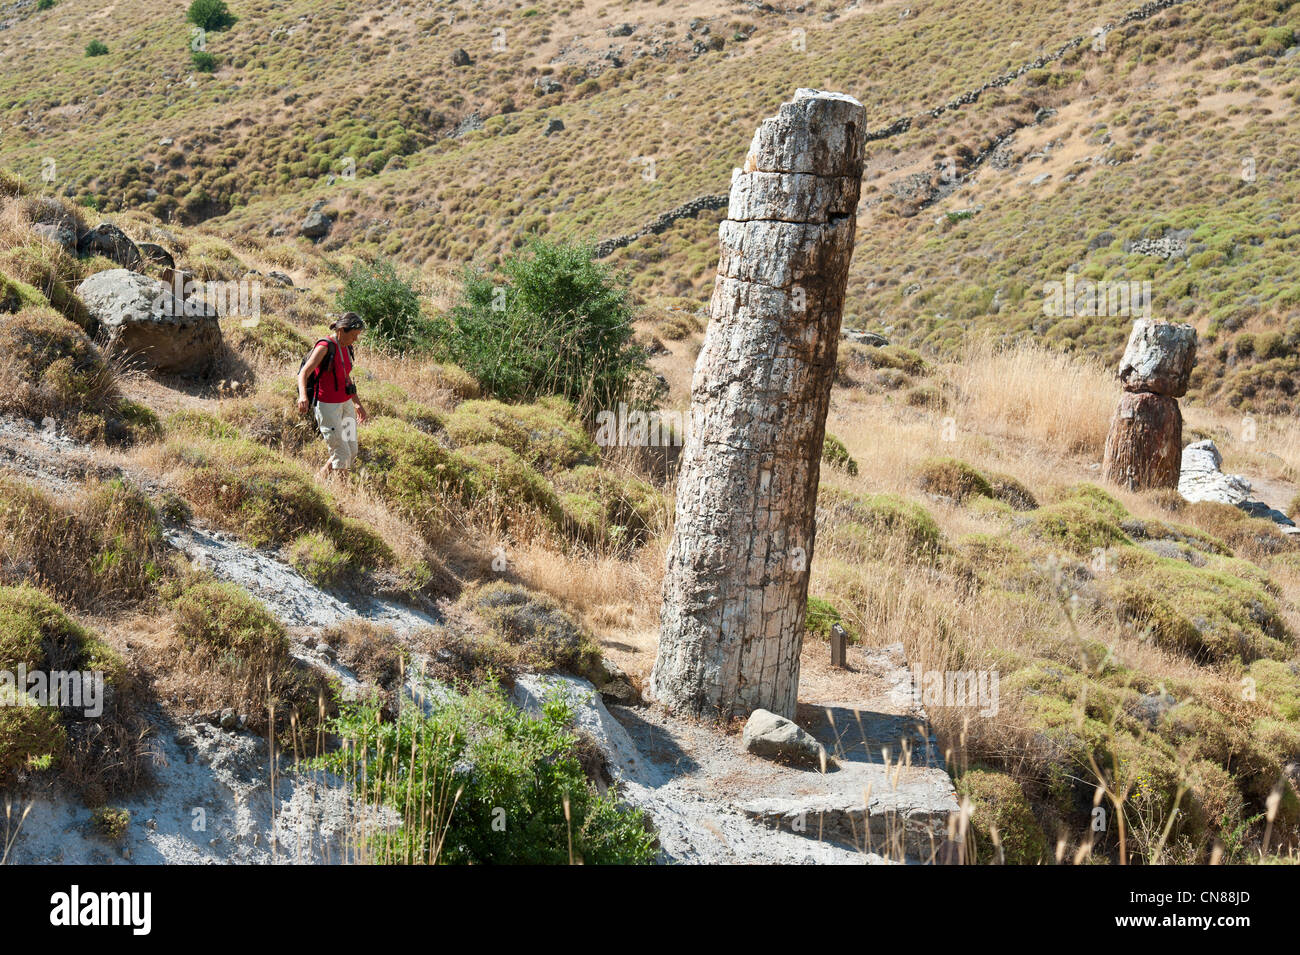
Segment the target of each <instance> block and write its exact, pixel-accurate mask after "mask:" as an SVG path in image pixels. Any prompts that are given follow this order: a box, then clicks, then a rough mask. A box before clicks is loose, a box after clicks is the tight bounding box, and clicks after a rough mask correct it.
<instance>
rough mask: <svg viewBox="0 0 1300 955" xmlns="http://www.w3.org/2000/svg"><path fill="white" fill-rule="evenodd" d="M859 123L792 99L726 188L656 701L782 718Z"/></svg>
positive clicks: (856, 181) (797, 639)
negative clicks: (769, 713)
mask: <svg viewBox="0 0 1300 955" xmlns="http://www.w3.org/2000/svg"><path fill="white" fill-rule="evenodd" d="M865 119H866V115H865V112H864V110H863V109H862V106H861V105H860V104H859V103H858V102H857V101H856V100H854V99H852V98H851V97H848V96H844V95H842V94H838V93H826V92H820V91H818V90H807V89H801V90H799V91H798V92H797V93H796V94H795V98H794V100H793V102H789V103H785V104H784V105H782V107H781V110H780V112H779V114H778V115H777V116H775V117H773V118H772V119H768V120H765V121H764V122H763V123H762V125H760V126H759V129H758V132H757V133H756V134H755V135H754V139H753V142H752V144H751V145H750V149H749V154H748V156H747V157H746V159H745V165H744V168H743V169H742V170H740V171H739V172H738V173H737V174H736V175H735V176H734V177H733V179H732V186H731V197H730V203H729V207H728V209H729V211H728V218H727V219H725V220H724V221H723V223H722V226H721V228H720V229H719V238H720V241H721V245H722V254H721V256H720V260H719V263H718V277H717V281H716V284H715V285H714V290H713V298H712V300H711V302H710V306H709V315H710V322H709V326H708V331H707V333H706V335H705V340H704V345H703V348H702V349H701V351H700V356H699V359H698V363H697V364H696V368H695V378H694V381H693V384H692V387H691V430H690V435H691V439H690V441H689V442H688V443H687V445H686V448H685V451H684V453H683V457H682V465H681V470H680V471H679V475H678V480H677V522H676V527H675V529H674V533H673V540H672V543H671V545H670V547H669V554H668V568H667V573H666V575H665V580H664V598H663V610H662V613H661V617H660V637H659V651H658V656H657V659H656V661H655V667H654V672H653V675H652V677H651V695H652V696H654V697H655V698H656V699H658V700H660V701H662V702H664V703H665V704H667V705H669V706H670V707H674V708H680V709H683V710H685V711H688V712H693V713H697V714H701V713H707V714H709V715H710V716H718V715H722V716H727V715H730V714H737V713H738V714H745V715H747V714H749V713H750V712H752V711H753V710H755V709H760V708H761V709H766V710H771V711H772V712H774V713H777V714H780V715H783V716H793V715H794V712H795V705H796V701H797V697H798V687H799V652H800V648H801V647H802V644H803V629H804V613H805V608H806V603H807V591H808V565H809V562H810V561H811V559H812V547H813V537H814V533H815V519H814V511H815V505H816V500H817V483H818V477H819V467H820V463H821V453H822V445H823V439H824V438H825V431H826V412H827V408H828V405H829V402H830V391H831V383H832V379H833V378H834V370H835V357H836V353H837V350H838V347H839V332H840V317H841V314H842V311H843V305H844V290H845V285H846V283H847V279H848V269H849V261H850V259H851V257H852V255H853V239H854V235H855V231H856V225H857V217H856V210H857V203H858V194H859V188H860V186H861V181H862V148H863V147H862V133H863V131H864V128H865Z"/></svg>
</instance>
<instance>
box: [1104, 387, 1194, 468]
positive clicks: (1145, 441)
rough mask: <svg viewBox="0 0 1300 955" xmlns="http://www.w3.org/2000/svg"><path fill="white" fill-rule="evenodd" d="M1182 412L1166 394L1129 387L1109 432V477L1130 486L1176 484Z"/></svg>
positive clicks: (1180, 459) (1181, 443) (1180, 453)
mask: <svg viewBox="0 0 1300 955" xmlns="http://www.w3.org/2000/svg"><path fill="white" fill-rule="evenodd" d="M1182 459H1183V415H1182V412H1180V411H1179V410H1178V402H1177V401H1176V400H1175V399H1173V398H1167V397H1165V396H1164V395H1154V394H1151V393H1149V392H1130V391H1126V392H1124V394H1122V395H1120V399H1119V407H1118V408H1116V409H1115V417H1114V418H1112V419H1111V422H1110V434H1109V435H1107V436H1106V458H1105V472H1106V480H1108V481H1111V482H1113V483H1115V484H1120V485H1123V486H1124V487H1127V488H1128V489H1129V490H1141V489H1142V488H1152V487H1177V486H1178V473H1179V470H1180V468H1181V467H1182Z"/></svg>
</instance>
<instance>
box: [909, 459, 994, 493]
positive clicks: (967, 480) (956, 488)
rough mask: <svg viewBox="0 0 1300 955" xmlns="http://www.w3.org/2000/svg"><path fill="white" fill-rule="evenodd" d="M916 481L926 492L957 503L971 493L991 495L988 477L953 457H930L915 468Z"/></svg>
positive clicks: (991, 488) (991, 489) (991, 490)
mask: <svg viewBox="0 0 1300 955" xmlns="http://www.w3.org/2000/svg"><path fill="white" fill-rule="evenodd" d="M917 482H918V483H919V484H920V486H921V490H923V491H925V492H926V493H927V494H936V495H938V496H940V497H946V498H950V499H951V500H953V501H956V502H957V503H961V502H962V501H965V500H966V498H968V497H970V496H971V495H972V494H974V495H978V496H979V497H993V487H992V485H990V484H989V482H988V479H987V478H986V477H984V475H983V474H981V473H980V472H979V471H977V470H975V468H973V467H971V466H970V465H969V464H967V463H966V462H965V461H958V460H957V459H955V458H930V459H929V460H927V461H923V462H922V463H921V466H920V467H919V468H918V470H917Z"/></svg>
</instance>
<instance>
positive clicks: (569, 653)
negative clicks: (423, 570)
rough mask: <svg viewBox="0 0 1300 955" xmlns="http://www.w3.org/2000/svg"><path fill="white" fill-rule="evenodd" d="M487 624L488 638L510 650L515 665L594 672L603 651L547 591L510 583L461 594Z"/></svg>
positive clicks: (511, 662)
mask: <svg viewBox="0 0 1300 955" xmlns="http://www.w3.org/2000/svg"><path fill="white" fill-rule="evenodd" d="M461 605H462V606H464V607H465V608H467V609H469V610H471V611H473V612H474V613H475V614H477V615H478V617H479V618H480V619H481V620H483V622H484V624H485V625H486V631H485V636H486V637H488V638H489V639H490V640H492V641H494V642H496V643H497V644H499V645H500V646H501V647H505V648H509V650H510V652H509V653H508V654H507V655H506V656H505V657H503V659H508V660H510V664H511V669H528V670H537V671H547V670H566V671H568V672H570V673H576V674H578V675H579V676H583V675H586V674H589V673H592V672H594V668H595V667H596V666H597V664H599V662H600V649H599V647H597V645H596V643H595V641H594V639H593V638H592V637H591V635H590V634H588V633H587V631H586V630H584V629H583V628H582V626H581V625H580V624H578V623H577V621H575V620H574V619H573V617H571V616H570V615H569V614H568V613H566V612H565V611H564V610H563V609H561V607H560V605H559V604H558V603H556V602H555V601H554V600H552V599H551V598H550V597H547V596H545V595H544V594H539V593H535V592H533V591H531V590H529V589H527V588H526V587H521V586H519V585H517V584H510V583H506V582H505V581H494V582H492V583H489V584H485V585H483V586H481V587H478V588H476V589H474V590H472V591H470V592H468V593H466V594H465V595H464V596H463V597H462V598H461Z"/></svg>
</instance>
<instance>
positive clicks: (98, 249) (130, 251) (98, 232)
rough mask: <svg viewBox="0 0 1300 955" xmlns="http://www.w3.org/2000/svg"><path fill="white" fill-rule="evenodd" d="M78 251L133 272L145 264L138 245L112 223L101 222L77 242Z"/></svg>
mask: <svg viewBox="0 0 1300 955" xmlns="http://www.w3.org/2000/svg"><path fill="white" fill-rule="evenodd" d="M77 251H78V252H80V253H81V254H82V255H102V256H104V257H105V258H106V259H111V260H112V261H114V262H116V263H117V264H118V265H120V266H122V268H124V269H130V270H131V271H133V272H135V271H138V270H139V268H140V266H142V265H143V264H144V257H143V256H141V255H140V250H139V248H137V247H136V244H135V243H134V242H132V241H131V239H130V238H129V237H128V236H127V234H126V233H125V232H123V231H122V230H121V229H119V228H118V227H117V226H115V225H113V223H111V222H101V223H100V224H99V225H97V226H95V227H94V228H93V229H91V230H90V231H89V232H87V233H85V234H84V235H83V236H82V237H81V238H80V240H78V242H77Z"/></svg>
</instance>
